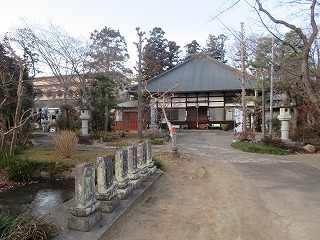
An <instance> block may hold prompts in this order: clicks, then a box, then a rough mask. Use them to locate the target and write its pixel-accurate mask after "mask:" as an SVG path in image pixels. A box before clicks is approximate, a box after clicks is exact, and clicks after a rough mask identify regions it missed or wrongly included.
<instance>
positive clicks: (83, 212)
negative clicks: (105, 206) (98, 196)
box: [69, 200, 100, 217]
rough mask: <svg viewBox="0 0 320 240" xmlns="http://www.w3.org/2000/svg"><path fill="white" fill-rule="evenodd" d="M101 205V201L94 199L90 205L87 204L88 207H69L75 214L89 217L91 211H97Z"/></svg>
mask: <svg viewBox="0 0 320 240" xmlns="http://www.w3.org/2000/svg"><path fill="white" fill-rule="evenodd" d="M99 207H100V203H99V202H98V201H97V200H94V202H93V203H92V204H91V205H90V206H87V207H86V208H77V207H72V208H70V209H69V211H70V213H71V214H72V215H74V216H78V217H87V216H89V215H90V214H91V213H93V212H94V211H96V210H97V209H98V208H99Z"/></svg>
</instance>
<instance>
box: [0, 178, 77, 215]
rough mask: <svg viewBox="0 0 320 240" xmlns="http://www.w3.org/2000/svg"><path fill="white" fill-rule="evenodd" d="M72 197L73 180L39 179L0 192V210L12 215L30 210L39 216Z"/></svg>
mask: <svg viewBox="0 0 320 240" xmlns="http://www.w3.org/2000/svg"><path fill="white" fill-rule="evenodd" d="M73 197H74V181H70V180H67V181H65V180H59V181H41V182H39V183H35V184H30V185H26V186H21V187H15V188H12V189H9V190H7V191H4V192H2V193H0V210H1V212H3V211H4V212H8V213H10V214H12V215H18V214H20V213H21V212H22V211H30V213H31V214H32V215H34V216H41V215H44V214H46V213H48V212H49V211H50V210H52V209H53V208H56V207H57V206H59V205H60V204H62V203H64V202H66V201H68V200H70V199H71V198H73Z"/></svg>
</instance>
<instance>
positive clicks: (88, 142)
mask: <svg viewBox="0 0 320 240" xmlns="http://www.w3.org/2000/svg"><path fill="white" fill-rule="evenodd" d="M78 139H79V142H78V143H79V144H84V145H92V144H93V138H92V137H91V136H79V137H78Z"/></svg>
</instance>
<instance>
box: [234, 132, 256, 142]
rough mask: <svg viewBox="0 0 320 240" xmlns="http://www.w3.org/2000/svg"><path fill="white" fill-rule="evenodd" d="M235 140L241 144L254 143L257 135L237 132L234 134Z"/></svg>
mask: <svg viewBox="0 0 320 240" xmlns="http://www.w3.org/2000/svg"><path fill="white" fill-rule="evenodd" d="M234 138H235V139H236V140H238V141H240V142H244V141H254V140H255V133H254V132H251V131H243V132H237V133H235V134H234Z"/></svg>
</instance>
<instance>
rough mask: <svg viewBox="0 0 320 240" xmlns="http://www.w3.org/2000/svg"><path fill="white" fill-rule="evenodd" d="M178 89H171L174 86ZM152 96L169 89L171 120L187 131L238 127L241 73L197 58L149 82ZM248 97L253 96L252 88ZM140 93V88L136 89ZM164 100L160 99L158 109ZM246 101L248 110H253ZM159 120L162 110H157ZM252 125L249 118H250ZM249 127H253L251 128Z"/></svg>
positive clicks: (167, 108) (169, 116)
mask: <svg viewBox="0 0 320 240" xmlns="http://www.w3.org/2000/svg"><path fill="white" fill-rule="evenodd" d="M176 83H177V84H178V87H177V88H174V89H172V90H170V89H171V88H172V87H173V86H175V84H176ZM146 88H147V90H148V91H149V92H151V93H157V92H160V93H164V92H166V91H168V90H170V93H172V96H171V97H169V98H167V99H166V103H165V105H166V112H167V116H168V118H169V121H170V122H171V123H172V124H176V125H187V126H188V129H205V128H206V126H208V124H223V123H224V124H228V125H229V126H230V128H233V127H234V124H235V109H239V108H240V101H239V96H240V94H241V73H240V71H238V70H237V69H235V68H232V67H230V66H228V65H226V64H224V63H222V62H219V61H217V60H215V59H213V58H212V57H210V56H207V55H196V56H194V57H191V58H189V59H187V60H186V61H185V62H183V63H181V64H179V65H177V66H176V67H174V68H172V69H170V70H168V71H166V72H164V73H162V74H160V75H158V76H156V77H154V78H152V79H150V80H148V81H147V86H146ZM245 88H246V93H247V95H252V96H254V91H253V90H252V87H250V86H249V85H246V86H245ZM133 90H134V91H137V88H134V89H133ZM160 104H162V99H158V100H157V105H158V109H159V106H160ZM253 105H254V104H253V102H247V107H253ZM158 112H159V114H160V115H159V114H158V121H159V120H160V119H161V111H158ZM248 120H249V124H250V116H248ZM249 126H250V125H249Z"/></svg>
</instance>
